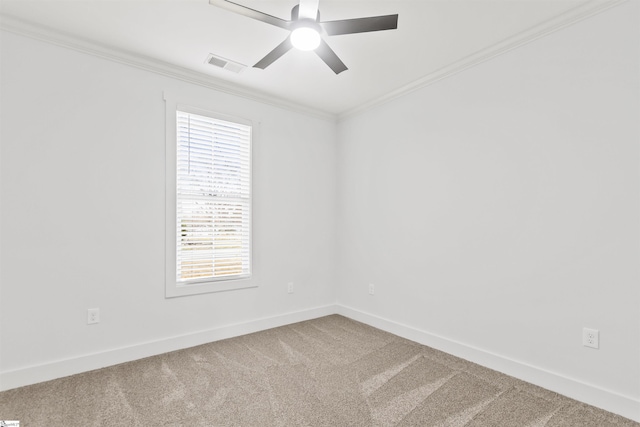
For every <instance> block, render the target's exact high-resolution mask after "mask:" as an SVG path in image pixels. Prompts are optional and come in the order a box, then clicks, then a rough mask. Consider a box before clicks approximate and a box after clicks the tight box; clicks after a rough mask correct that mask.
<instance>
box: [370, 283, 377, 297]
mask: <svg viewBox="0 0 640 427" xmlns="http://www.w3.org/2000/svg"><path fill="white" fill-rule="evenodd" d="M375 293H376V287H375V286H374V285H373V283H369V295H373V294H375Z"/></svg>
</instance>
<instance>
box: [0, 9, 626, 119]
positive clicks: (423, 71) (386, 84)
mask: <svg viewBox="0 0 640 427" xmlns="http://www.w3.org/2000/svg"><path fill="white" fill-rule="evenodd" d="M234 1H235V2H237V3H240V4H242V5H245V6H248V7H251V8H253V9H257V10H260V11H263V12H265V13H268V14H271V15H274V16H278V17H281V18H283V19H289V18H290V13H291V8H292V7H293V6H295V5H296V4H297V1H296V0H278V1H270V0H234ZM619 2H620V0H366V1H365V0H339V1H338V0H320V7H319V8H320V13H321V18H322V20H323V21H325V20H337V19H347V18H357V17H363V16H375V15H386V14H395V13H397V14H399V19H398V29H397V30H392V31H379V32H373V33H361V34H352V35H343V36H332V37H326V36H325V40H327V42H328V44H329V45H330V46H331V47H332V49H333V50H334V51H335V52H336V53H337V54H338V56H339V57H340V58H341V59H342V61H343V62H344V63H345V64H346V65H347V67H349V70H347V71H345V72H343V73H341V74H339V75H335V74H334V73H333V72H332V71H331V69H329V68H328V67H327V66H326V65H325V64H324V63H323V62H322V61H321V60H320V59H319V58H318V57H317V56H316V55H315V53H314V52H301V51H296V50H295V49H294V50H292V51H290V52H288V53H287V54H286V55H285V56H283V57H282V58H280V59H279V60H277V61H276V62H275V63H273V64H272V65H271V66H269V67H268V68H267V69H265V70H260V69H255V68H251V67H248V68H246V69H244V70H243V71H242V72H241V73H239V74H235V73H233V72H231V71H227V70H223V69H219V68H215V67H213V66H211V65H208V64H206V63H205V60H206V58H207V55H208V54H209V53H213V54H216V55H218V56H222V57H224V58H227V59H231V60H233V61H237V62H240V63H242V64H246V65H249V66H251V65H253V64H254V63H256V62H257V61H258V60H259V59H261V58H262V57H263V56H264V55H266V54H267V53H268V52H269V51H270V50H271V49H273V48H274V47H275V46H276V45H278V44H279V43H280V42H282V41H283V40H284V39H285V38H286V37H287V35H288V32H287V31H285V30H283V29H280V28H277V27H273V26H271V25H268V24H265V23H262V22H259V21H255V20H252V19H249V18H247V17H244V16H240V15H237V14H234V13H232V12H229V11H227V10H223V9H220V8H218V7H216V6H211V5H209V3H208V0H0V6H1V8H0V12H1V13H2V21H1V23H2V28H3V29H6V30H10V31H15V32H22V33H24V34H27V35H36V36H38V37H40V38H51V39H57V40H58V41H61V40H64V41H65V43H66V44H67V45H69V46H71V45H75V46H76V47H77V46H83V47H84V50H88V51H97V52H103V53H104V52H108V53H109V55H110V56H114V55H115V56H122V57H123V58H129V59H130V61H129V62H132V61H133V62H134V63H135V61H136V60H139V61H142V62H144V61H146V62H144V63H145V64H147V65H148V64H155V65H157V66H158V67H159V68H161V69H164V70H167V69H170V70H172V72H175V73H177V74H180V73H181V72H184V73H187V75H189V76H194V75H195V74H193V72H196V73H199V74H198V79H200V80H201V81H207V82H210V83H211V84H212V85H214V86H215V85H216V84H218V85H222V86H224V87H226V88H230V90H237V91H240V92H242V93H244V94H255V95H256V97H258V98H265V97H269V98H271V97H273V98H274V99H277V100H283V101H284V102H287V103H293V104H297V105H301V106H303V107H306V108H307V109H312V110H313V111H317V112H320V113H328V114H330V115H341V114H348V113H350V112H353V111H357V110H358V109H360V108H363V106H367V105H370V104H372V103H375V102H377V101H379V100H381V99H384V98H385V97H387V98H388V97H390V96H392V95H393V94H398V93H402V92H403V91H405V90H409V89H411V88H412V87H416V86H420V85H423V84H427V83H428V82H430V81H432V80H435V79H438V78H441V77H442V76H444V75H447V74H449V73H452V72H456V71H459V70H461V69H463V68H466V67H468V66H470V65H472V64H474V63H477V62H479V61H482V60H485V59H487V58H489V57H491V56H494V55H496V54H499V53H501V52H504V51H505V50H508V49H510V48H513V47H515V46H518V45H521V44H522V43H525V42H527V41H530V40H532V39H534V38H536V37H539V36H540V35H543V34H545V33H548V32H550V31H553V30H556V29H558V28H561V27H563V26H565V25H568V24H570V23H572V22H575V21H576V20H579V19H582V18H584V17H586V16H589V15H591V14H593V13H597V12H598V11H599V10H601V9H603V8H605V7H609V6H610V5H612V4H616V3H619ZM63 44H64V43H63ZM131 58H137V59H133V60H131ZM167 67H169V68H167ZM178 67H179V68H178ZM151 68H153V67H151ZM187 70H189V71H187Z"/></svg>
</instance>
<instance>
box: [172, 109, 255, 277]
mask: <svg viewBox="0 0 640 427" xmlns="http://www.w3.org/2000/svg"><path fill="white" fill-rule="evenodd" d="M176 124H177V150H178V151H177V158H176V160H177V162H176V164H177V171H176V172H177V173H176V187H177V188H176V222H177V224H176V232H177V235H176V246H177V248H176V249H177V250H176V274H177V280H178V283H182V284H191V283H198V282H203V281H211V280H223V279H237V278H243V277H249V276H250V274H251V248H250V245H251V230H250V227H251V175H250V174H251V154H250V153H251V126H247V125H244V124H239V123H233V122H228V121H223V120H218V119H215V118H212V117H207V116H202V115H197V114H192V113H187V112H183V111H177V122H176Z"/></svg>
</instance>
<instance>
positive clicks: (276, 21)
mask: <svg viewBox="0 0 640 427" xmlns="http://www.w3.org/2000/svg"><path fill="white" fill-rule="evenodd" d="M209 4H210V5H213V6H218V7H220V8H222V9H227V10H229V11H231V12H235V13H237V14H240V15H244V16H246V17H248V18H253V19H257V20H258V21H262V22H266V23H267V24H271V25H275V26H276V27H280V28H284V29H285V30H289V29H291V21H286V20H284V19H280V18H277V17H275V16H271V15H267V14H266V13H263V12H260V11H258V10H254V9H251V8H248V7H246V6H242V5H240V4H237V3H234V2H231V1H227V0H209Z"/></svg>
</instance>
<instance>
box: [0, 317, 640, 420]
mask: <svg viewBox="0 0 640 427" xmlns="http://www.w3.org/2000/svg"><path fill="white" fill-rule="evenodd" d="M0 419H4V420H7V419H8V420H20V421H21V424H20V426H21V427H33V426H38V427H39V426H46V427H54V426H64V427H75V426H78V427H91V426H126V427H129V426H141V427H148V426H185V427H187V426H188V427H193V426H259V427H267V426H443V427H445V426H447V427H457V426H467V427H472V426H473V427H477V426H513V427H544V426H547V427H560V426H562V427H564V426H575V427H590V426H593V427H607V426H640V424H638V423H635V422H632V421H630V420H627V419H625V418H622V417H619V416H616V415H613V414H611V413H608V412H605V411H602V410H599V409H596V408H594V407H591V406H588V405H585V404H582V403H579V402H576V401H574V400H571V399H568V398H566V397H563V396H560V395H558V394H556V393H552V392H550V391H547V390H544V389H541V388H539V387H536V386H533V385H531V384H527V383H524V382H522V381H518V380H516V379H514V378H511V377H508V376H506V375H503V374H500V373H497V372H495V371H491V370H489V369H486V368H482V367H480V366H478V365H475V364H472V363H469V362H467V361H464V360H461V359H458V358H455V357H453V356H449V355H447V354H445V353H442V352H439V351H437V350H434V349H431V348H429V347H425V346H422V345H419V344H416V343H414V342H411V341H407V340H405V339H402V338H399V337H396V336H394V335H391V334H388V333H386V332H382V331H379V330H377V329H374V328H371V327H369V326H366V325H363V324H361V323H358V322H355V321H352V320H349V319H346V318H344V317H341V316H337V315H334V316H328V317H324V318H320V319H316V320H311V321H307V322H302V323H297V324H293V325H289V326H284V327H281V328H276V329H271V330H267V331H263V332H259V333H255V334H251V335H246V336H242V337H238V338H233V339H229V340H224V341H218V342H214V343H211V344H206V345H202V346H198V347H194V348H190V349H186V350H181V351H176V352H173V353H168V354H163V355H160V356H155V357H150V358H147V359H143V360H139V361H135V362H130V363H125V364H122V365H118V366H113V367H109V368H105V369H101V370H97V371H92V372H87V373H84V374H80V375H74V376H71V377H67V378H61V379H58V380H54V381H49V382H46V383H41V384H36V385H32V386H28V387H22V388H19V389H14V390H9V391H6V392H3V393H0Z"/></svg>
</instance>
